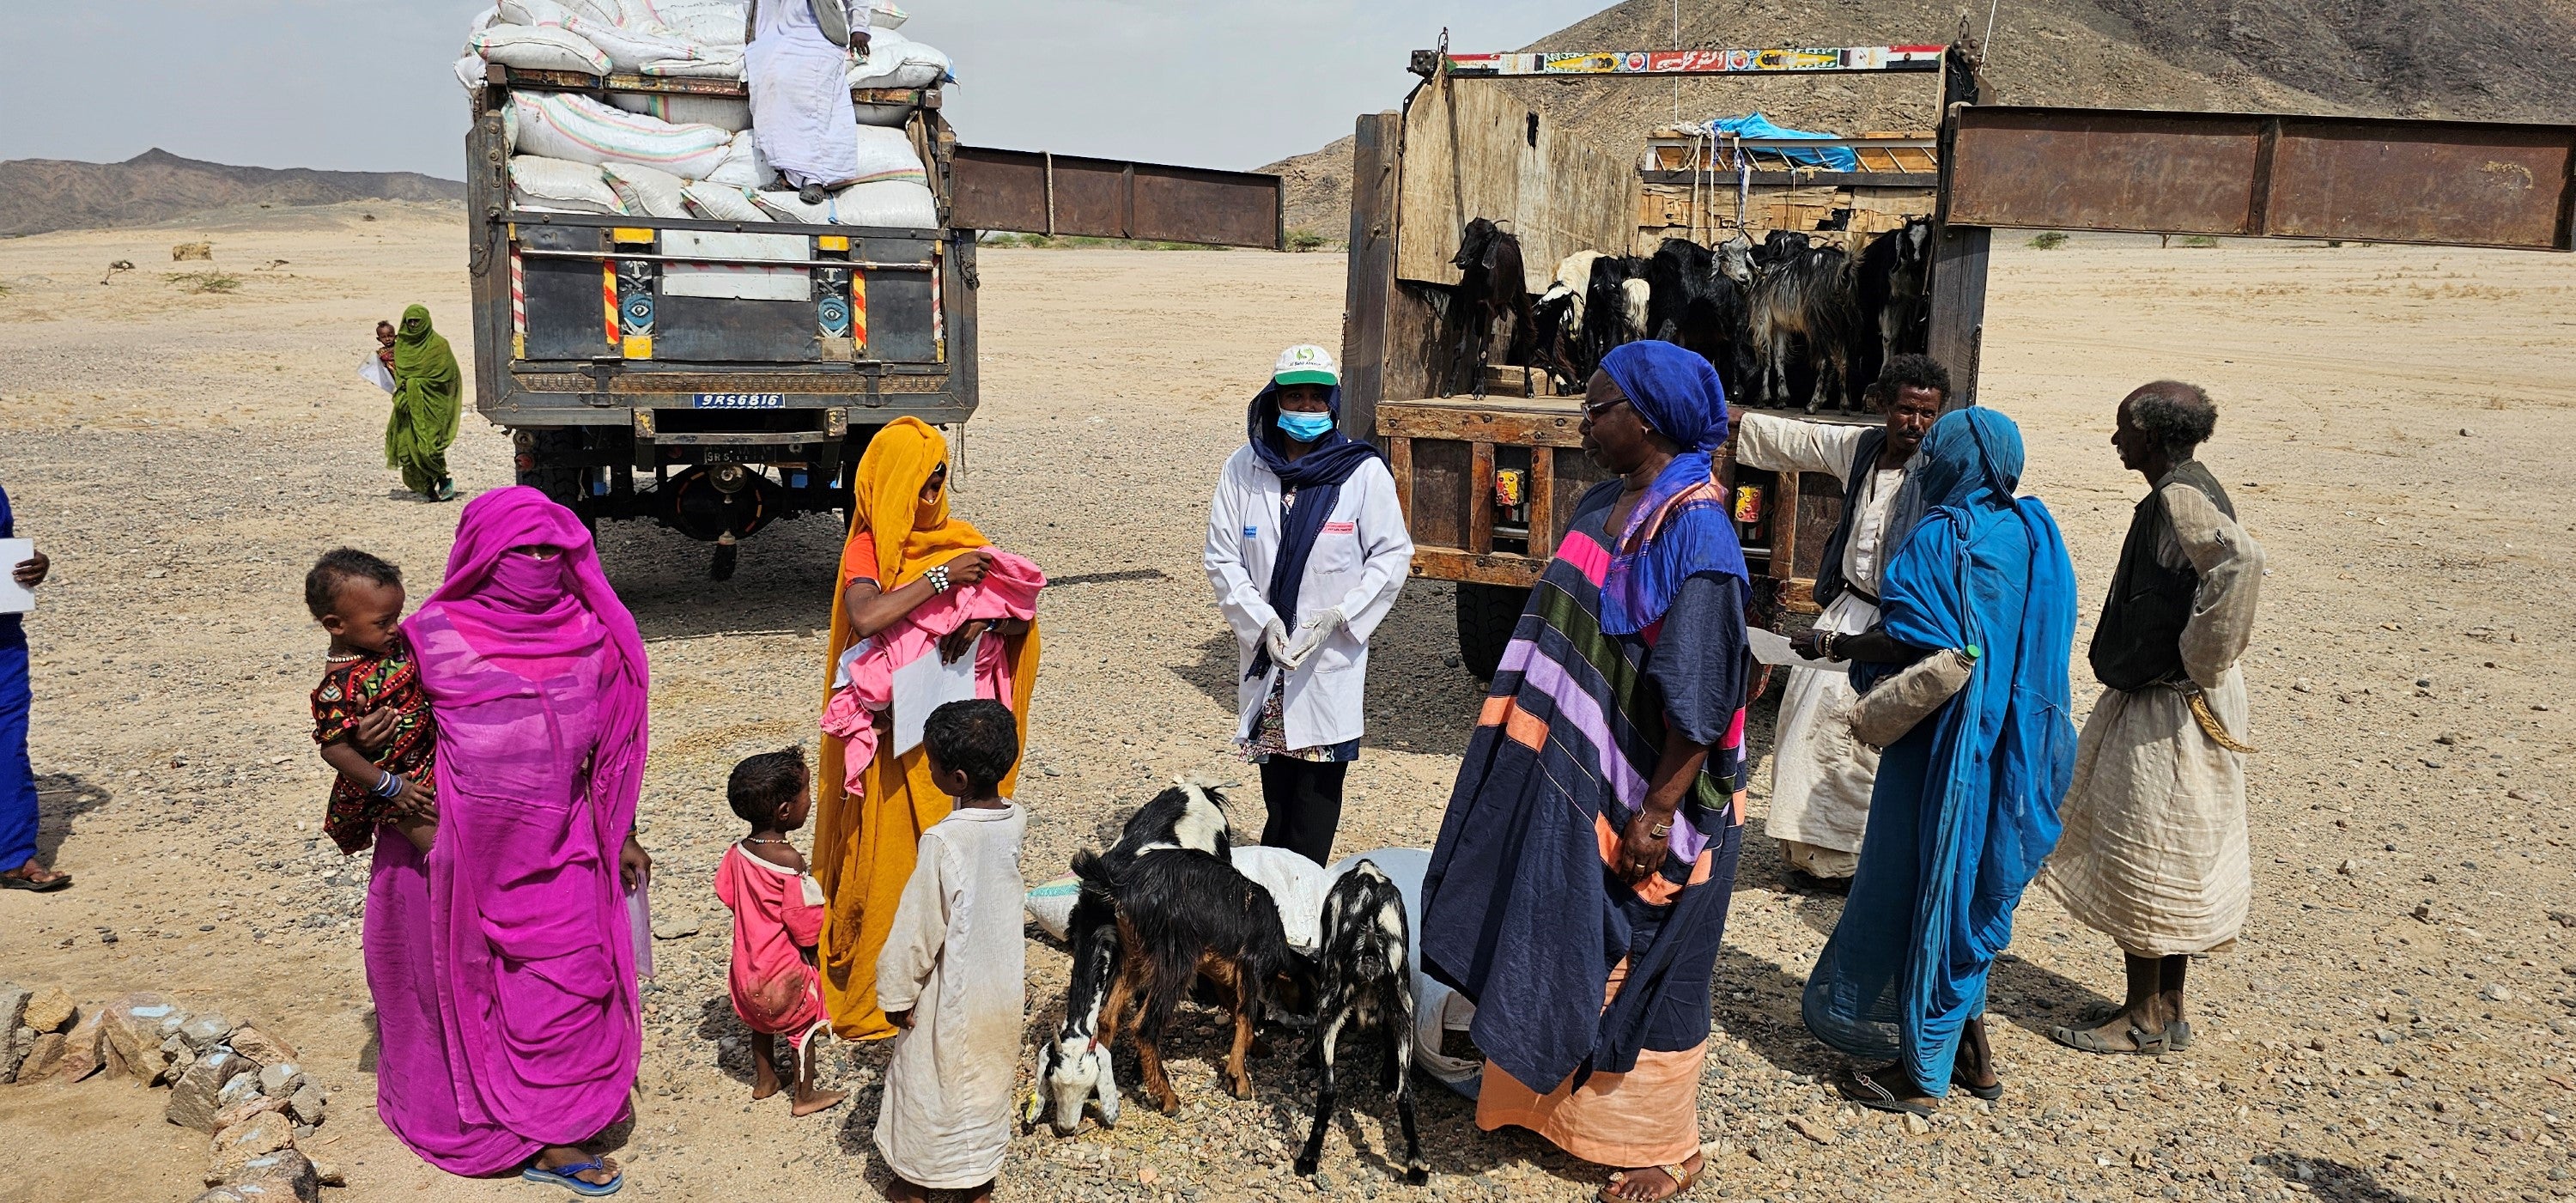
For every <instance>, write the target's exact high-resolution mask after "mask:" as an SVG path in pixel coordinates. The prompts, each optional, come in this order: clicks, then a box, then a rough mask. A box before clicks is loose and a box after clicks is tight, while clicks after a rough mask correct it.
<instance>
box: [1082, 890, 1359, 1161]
mask: <svg viewBox="0 0 2576 1203" xmlns="http://www.w3.org/2000/svg"><path fill="white" fill-rule="evenodd" d="M1073 871H1074V872H1075V873H1076V874H1078V875H1080V876H1081V878H1082V881H1083V886H1084V888H1086V889H1094V888H1096V889H1100V890H1103V891H1104V892H1106V893H1107V894H1108V895H1109V896H1110V897H1111V898H1113V899H1115V900H1116V905H1117V914H1118V942H1119V946H1120V948H1121V950H1122V951H1121V953H1120V960H1119V970H1118V980H1117V982H1116V984H1114V985H1112V986H1111V987H1110V988H1109V999H1108V1002H1107V1003H1106V1004H1105V1005H1104V1006H1103V1007H1102V1009H1101V1014H1100V1046H1101V1048H1103V1049H1109V1048H1113V1047H1115V1046H1116V1044H1117V1040H1118V1029H1119V1028H1120V1027H1121V1026H1122V1024H1124V1023H1125V1022H1126V1019H1127V1011H1128V1009H1129V1006H1130V1004H1131V1003H1134V1004H1135V1009H1136V1016H1135V1039H1136V1059H1137V1063H1138V1068H1139V1069H1140V1070H1141V1071H1142V1076H1143V1087H1144V1091H1145V1097H1146V1099H1147V1101H1149V1102H1151V1103H1152V1104H1153V1105H1154V1106H1155V1107H1156V1108H1157V1109H1159V1110H1160V1111H1162V1113H1163V1114H1165V1115H1170V1114H1173V1113H1174V1112H1177V1111H1179V1110H1180V1109H1181V1100H1180V1098H1179V1097H1178V1096H1176V1095H1174V1094H1173V1093H1172V1083H1171V1079H1170V1078H1168V1077H1167V1076H1165V1074H1164V1072H1163V1048H1162V1045H1163V1036H1164V1033H1165V1032H1166V1031H1167V1030H1168V1029H1169V1028H1170V1026H1171V1022H1172V1010H1173V1008H1175V1007H1177V1006H1179V1005H1180V1001H1181V996H1182V995H1184V994H1186V993H1188V992H1189V989H1190V985H1191V983H1192V982H1193V981H1195V980H1197V979H1198V978H1200V977H1205V978H1207V979H1208V980H1209V981H1211V982H1212V983H1214V984H1215V986H1216V987H1217V988H1218V989H1219V990H1221V991H1224V992H1225V993H1227V994H1229V995H1230V996H1231V998H1230V1004H1231V1005H1230V1007H1229V1009H1230V1010H1231V1011H1232V1013H1233V1015H1234V1043H1233V1048H1232V1051H1231V1052H1230V1053H1228V1055H1227V1057H1226V1063H1225V1078H1226V1081H1227V1083H1228V1085H1229V1086H1230V1087H1231V1089H1232V1091H1233V1094H1234V1097H1236V1098H1238V1099H1248V1098H1251V1097H1252V1075H1251V1074H1249V1073H1247V1072H1245V1070H1244V1067H1243V1060H1244V1057H1245V1055H1246V1054H1247V1053H1249V1052H1250V1051H1251V1048H1252V1036H1253V1026H1254V1024H1255V1023H1256V1022H1257V1021H1258V1020H1259V1019H1260V1018H1261V1016H1262V1013H1263V1010H1264V1007H1265V1005H1266V1004H1267V1003H1268V1002H1269V1001H1270V1000H1271V999H1273V998H1274V997H1276V998H1279V999H1280V1000H1281V1001H1282V1002H1283V1004H1285V1003H1288V1002H1291V1001H1293V1000H1294V999H1295V997H1296V996H1298V995H1300V994H1301V993H1302V988H1303V987H1305V986H1307V985H1308V984H1309V983H1310V981H1311V974H1310V972H1309V970H1308V967H1307V965H1306V962H1305V961H1304V959H1303V958H1300V957H1299V956H1298V955H1297V954H1296V953H1295V952H1294V951H1292V950H1290V948H1289V947H1288V933H1287V930H1286V929H1285V928H1284V927H1282V926H1281V925H1280V922H1279V904H1278V903H1277V902H1276V901H1275V900H1273V899H1272V898H1271V896H1270V891H1268V890H1266V889H1263V888H1262V886H1261V884H1260V883H1259V882H1256V881H1254V880H1252V879H1251V878H1249V877H1246V876H1244V875H1243V874H1242V873H1241V872H1240V871H1238V870H1236V869H1235V867H1234V866H1233V865H1232V864H1230V863H1228V862H1227V861H1226V860H1224V859H1223V858H1220V857H1217V856H1215V855H1212V854H1210V853H1206V852H1201V851H1198V850H1197V849H1194V848H1176V849H1171V850H1168V851H1162V852H1156V853H1154V854H1153V855H1151V856H1140V857H1137V858H1136V860H1135V861H1134V863H1132V864H1130V865H1128V866H1127V868H1126V869H1125V871H1123V872H1120V873H1117V874H1114V875H1113V874H1111V873H1110V872H1109V870H1108V869H1107V867H1106V866H1104V865H1103V864H1102V858H1100V857H1096V856H1093V855H1091V854H1090V853H1087V852H1086V853H1081V854H1078V855H1076V856H1075V857H1074V858H1073Z"/></svg>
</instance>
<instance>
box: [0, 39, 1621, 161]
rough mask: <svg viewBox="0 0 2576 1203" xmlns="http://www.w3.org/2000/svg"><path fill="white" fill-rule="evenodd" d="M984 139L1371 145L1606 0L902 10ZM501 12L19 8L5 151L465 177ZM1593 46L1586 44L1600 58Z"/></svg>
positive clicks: (1197, 151)
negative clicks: (480, 77)
mask: <svg viewBox="0 0 2576 1203" xmlns="http://www.w3.org/2000/svg"><path fill="white" fill-rule="evenodd" d="M903 2H904V4H905V7H907V8H908V9H910V10H911V11H912V13H913V18H912V20H911V22H910V23H909V24H907V25H906V26H905V27H904V30H903V32H904V33H905V34H906V35H907V36H910V37H913V38H915V39H917V40H919V41H923V42H928V43H930V44H931V45H934V46H937V47H939V48H940V49H942V50H944V51H947V52H948V54H949V55H950V56H951V57H953V58H954V59H955V60H956V62H957V77H958V79H959V80H960V81H962V82H960V83H959V84H958V85H957V86H954V87H952V88H950V89H949V92H948V97H949V104H950V110H949V115H950V119H951V120H952V121H953V122H954V123H955V125H956V126H957V129H958V135H959V137H960V138H961V139H963V140H964V141H966V142H969V143H972V144H975V145H981V146H999V147H1009V148H1014V149H1025V150H1051V151H1056V152H1059V153H1064V154H1085V155H1100V156H1106V157H1116V158H1133V159H1144V160H1149V161H1156V162H1167V163H1183V164H1191V165H1197V166H1205V167H1222V168H1248V167H1255V166H1259V165H1260V164H1263V163H1267V162H1270V161H1271V160H1274V159H1278V158H1282V157H1284V156H1287V155H1291V154H1297V153H1302V152H1304V151H1308V150H1312V149H1314V148H1316V147H1318V146H1321V145H1323V144H1324V143H1325V142H1328V141H1331V140H1332V139H1334V138H1337V137H1340V136H1341V135H1343V134H1347V133H1349V132H1351V124H1352V119H1353V118H1354V117H1356V116H1357V115H1358V114H1360V113H1362V112H1366V111H1375V110H1378V109H1383V108H1389V107H1392V106H1393V105H1394V104H1396V102H1398V101H1399V100H1401V99H1402V98H1403V96H1404V93H1405V91H1406V89H1407V88H1408V87H1409V86H1410V85H1411V83H1412V82H1413V77H1412V76H1410V75H1408V74H1406V73H1405V69H1404V67H1405V55H1406V52H1407V51H1410V50H1413V49H1416V48H1418V47H1428V46H1431V45H1432V44H1433V43H1435V42H1436V41H1437V40H1438V39H1439V36H1440V29H1441V27H1442V26H1443V25H1447V26H1448V27H1449V28H1450V29H1451V31H1452V32H1451V38H1452V43H1453V45H1454V46H1455V47H1456V48H1458V49H1461V50H1475V49H1488V50H1501V49H1511V48H1515V47H1518V46H1521V45H1524V44H1526V43H1528V42H1530V41H1532V40H1534V39H1536V38H1538V37H1540V36H1542V35H1544V34H1546V33H1547V32H1549V31H1550V30H1554V29H1559V28H1562V27H1564V26H1566V25H1570V24H1572V23H1574V22H1575V21H1578V20H1581V19H1582V18H1583V17H1585V16H1588V15H1590V14H1591V13H1592V12H1593V11H1595V10H1597V9H1598V8H1600V7H1602V6H1603V4H1604V3H1606V0H1158V2H1154V3H1135V2H1122V0H1052V2H1040V0H903ZM487 3H488V0H134V2H130V3H125V4H106V5H102V4H88V3H78V2H74V3H52V2H47V0H11V2H10V3H9V4H8V6H7V7H8V8H9V9H10V10H11V13H10V17H9V27H10V29H11V30H12V35H11V36H12V42H13V44H14V45H15V46H16V47H17V52H16V53H14V54H12V55H11V56H10V66H9V69H8V70H7V71H6V72H0V114H5V116H6V120H5V121H0V159H19V158H51V159H85V160H91V161H101V162H105V161H116V160H121V159H126V158H130V157H132V156H134V155H137V154H140V153H142V152H143V151H145V150H148V149H150V148H152V147H155V146H158V147H161V148H162V149H165V150H168V151H170V152H171V153H173V154H178V155H184V156H186V157H189V158H195V159H211V160H214V161H217V162H223V163H242V164H252V165H257V166H263V167H321V168H336V169H342V170H366V171H422V172H428V173H430V174H433V175H440V176H445V177H448V178H450V179H454V178H457V177H459V176H461V175H462V174H463V165H462V163H461V162H460V160H461V159H462V158H463V155H464V141H463V139H464V132H465V125H466V109H465V97H464V93H463V91H462V90H461V89H460V88H459V87H458V86H457V84H456V80H455V77H454V75H453V74H452V72H451V68H452V65H453V64H454V62H455V61H456V58H457V56H458V54H460V53H461V52H462V46H463V43H464V40H465V30H466V25H467V23H468V22H469V21H470V20H471V19H472V18H473V16H474V14H475V13H476V12H478V11H480V10H481V9H483V8H484V7H486V6H487ZM1585 49H1589V48H1588V47H1586V48H1585Z"/></svg>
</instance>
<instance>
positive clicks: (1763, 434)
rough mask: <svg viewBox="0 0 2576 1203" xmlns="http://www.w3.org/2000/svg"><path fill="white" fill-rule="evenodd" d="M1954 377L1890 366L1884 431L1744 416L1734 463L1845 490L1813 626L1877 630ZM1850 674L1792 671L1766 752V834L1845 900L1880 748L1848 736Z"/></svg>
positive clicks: (1925, 366) (1800, 873) (1883, 388)
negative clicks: (1902, 504) (1901, 503)
mask: <svg viewBox="0 0 2576 1203" xmlns="http://www.w3.org/2000/svg"><path fill="white" fill-rule="evenodd" d="M1949 392H1950V373H1949V372H1948V371H1947V370H1945V369H1943V368H1942V367H1941V365H1940V364H1939V363H1938V362H1936V361H1934V360H1933V359H1932V358H1931V357H1930V356H1928V355H1899V356H1897V357H1896V358H1894V359H1892V360H1889V361H1888V364H1887V368H1886V370H1885V371H1883V372H1882V373H1881V374H1880V376H1879V378H1878V381H1877V382H1876V383H1874V384H1872V385H1871V386H1870V395H1871V396H1872V398H1873V399H1875V400H1876V402H1877V404H1878V405H1879V406H1880V407H1881V408H1883V409H1885V411H1886V413H1887V424H1886V425H1885V426H1884V427H1879V426H1865V425H1857V424H1852V423H1843V422H1808V421H1801V420H1799V419H1796V418H1791V417H1784V416H1781V415H1777V414H1765V413H1747V414H1745V415H1744V421H1743V424H1742V425H1741V426H1738V427H1737V428H1736V431H1735V462H1736V463H1739V464H1742V465H1743V466H1745V467H1748V468H1761V469H1764V470H1767V471H1772V472H1782V473H1789V472H1801V473H1803V472H1820V473H1823V474H1825V475H1828V476H1831V477H1833V478H1834V479H1835V480H1836V481H1838V482H1840V483H1841V484H1842V486H1843V497H1844V506H1843V514H1842V520H1841V522H1840V523H1839V524H1838V525H1837V526H1836V527H1835V530H1834V534H1833V536H1832V537H1831V538H1829V539H1828V540H1826V560H1827V562H1826V564H1825V565H1824V566H1823V568H1822V569H1820V570H1819V571H1818V572H1817V574H1816V575H1817V581H1816V604H1818V605H1820V606H1822V607H1824V612H1823V613H1822V614H1820V615H1818V616H1817V618H1816V629H1817V630H1819V631H1831V632H1833V633H1835V634H1837V635H1857V634H1859V633H1861V632H1863V631H1866V630H1868V629H1870V628H1871V627H1873V626H1876V625H1877V624H1878V570H1879V567H1880V565H1882V564H1885V563H1886V562H1887V559H1888V557H1889V556H1892V555H1894V554H1895V552H1896V548H1895V546H1894V545H1893V544H1892V543H1891V542H1890V541H1889V540H1888V538H1887V535H1888V533H1889V522H1890V519H1891V518H1892V517H1893V516H1894V513H1895V510H1896V498H1897V493H1898V492H1899V490H1901V489H1902V488H1903V487H1904V484H1905V473H1906V464H1907V462H1908V461H1910V460H1912V459H1913V458H1914V452H1915V449H1916V448H1918V447H1920V446H1922V445H1923V435H1924V433H1925V432H1926V431H1929V430H1931V429H1932V423H1933V422H1934V421H1935V420H1936V419H1938V418H1939V417H1940V416H1941V410H1942V408H1943V407H1944V406H1945V405H1946V403H1947V400H1948V396H1949ZM1856 696H1857V695H1855V694H1854V693H1853V692H1852V687H1851V674H1850V673H1849V672H1847V671H1846V670H1845V669H1843V668H1842V667H1841V666H1835V667H1832V668H1806V667H1793V668H1791V669H1790V670H1789V681H1788V685H1787V686H1786V688H1785V690H1784V692H1783V693H1782V695H1781V699H1780V723H1779V727H1778V734H1777V735H1776V736H1775V737H1774V739H1773V741H1772V747H1771V806H1770V815H1769V817H1768V818H1767V819H1766V820H1765V821H1764V824H1763V830H1764V831H1765V832H1767V833H1768V834H1769V835H1770V836H1771V838H1772V839H1774V840H1777V841H1779V843H1780V854H1781V858H1782V859H1783V860H1784V861H1786V862H1787V864H1788V866H1789V874H1790V881H1791V883H1792V884H1795V885H1798V886H1800V887H1801V888H1805V889H1812V890H1825V891H1831V892H1836V893H1839V892H1841V891H1843V890H1847V889H1849V888H1850V887H1851V877H1852V874H1853V873H1854V872H1856V871H1858V869H1859V867H1860V837H1861V833H1862V832H1863V831H1864V830H1865V829H1867V828H1868V826H1869V795H1870V791H1871V790H1872V789H1873V788H1875V787H1876V785H1877V784H1878V750H1877V749H1875V748H1872V747H1869V746H1867V745H1864V744H1862V743H1860V742H1858V741H1856V740H1854V739H1853V738H1852V734H1851V722H1850V715H1851V708H1852V702H1853V700H1854V699H1855V697H1856Z"/></svg>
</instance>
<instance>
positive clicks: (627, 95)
mask: <svg viewBox="0 0 2576 1203" xmlns="http://www.w3.org/2000/svg"><path fill="white" fill-rule="evenodd" d="M608 103H610V104H613V105H616V106H617V107H618V108H621V109H624V110H626V111H627V112H629V113H642V114H643V115H645V116H647V117H651V118H655V119H657V120H661V121H668V122H670V123H671V124H673V125H712V126H714V127H716V128H717V129H725V130H732V131H733V132H735V133H741V132H742V131H744V130H747V129H750V128H751V101H749V100H747V99H744V98H743V97H740V96H681V95H666V94H662V93H644V92H611V93H609V94H608Z"/></svg>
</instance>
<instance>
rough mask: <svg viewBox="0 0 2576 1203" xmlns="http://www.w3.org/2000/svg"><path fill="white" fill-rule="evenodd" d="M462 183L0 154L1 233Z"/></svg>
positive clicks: (444, 193)
mask: <svg viewBox="0 0 2576 1203" xmlns="http://www.w3.org/2000/svg"><path fill="white" fill-rule="evenodd" d="M463 199H465V185H464V184H462V183H460V182H458V181H455V180H442V179H439V178H437V177H435V176H426V175H420V174H418V173H415V172H409V171H312V170H308V169H305V168H301V167H297V168H289V169H285V170H279V169H276V168H269V167H233V166H228V165H226V164H223V163H205V162H200V161H198V160H196V159H183V158H180V157H179V156H177V155H174V154H171V153H170V152H169V151H166V150H160V149H157V148H156V149H153V150H147V151H145V152H143V153H142V154H139V155H136V156H134V157H133V158H131V159H127V160H126V161H124V162H122V163H76V162H72V161H70V160H66V159H12V160H9V161H6V162H0V237H14V236H17V235H22V234H41V233H44V232H46V231H48V230H77V229H91V228H97V227H104V226H142V225H151V224H153V223H156V222H163V221H169V220H172V219H174V218H179V217H185V216H187V215H189V214H191V213H202V212H205V211H206V210H209V209H222V208H226V207H229V206H233V205H259V204H266V205H330V204H338V203H340V202H343V201H366V200H402V201H457V200H463Z"/></svg>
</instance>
